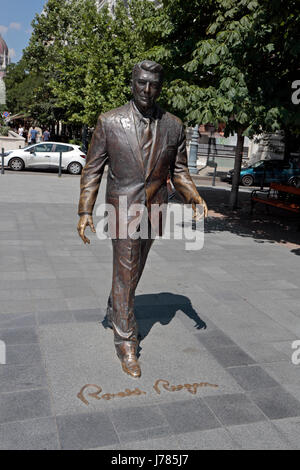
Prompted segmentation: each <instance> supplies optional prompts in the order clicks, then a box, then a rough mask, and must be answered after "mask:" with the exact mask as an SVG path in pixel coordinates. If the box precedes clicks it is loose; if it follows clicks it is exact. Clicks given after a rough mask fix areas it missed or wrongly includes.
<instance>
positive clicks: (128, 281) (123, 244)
mask: <svg viewBox="0 0 300 470" xmlns="http://www.w3.org/2000/svg"><path fill="white" fill-rule="evenodd" d="M153 242H154V239H151V238H149V239H141V238H138V239H137V240H133V239H131V238H126V239H113V240H112V245H113V280H112V290H111V293H110V296H109V299H108V305H107V318H108V321H109V322H110V323H111V324H112V327H113V331H114V343H115V348H116V352H117V355H118V357H119V358H120V359H122V357H124V355H126V354H136V351H137V345H138V328H137V322H136V318H135V315H134V297H135V290H136V287H137V285H138V282H139V280H140V278H141V276H142V273H143V270H144V267H145V263H146V260H147V256H148V253H149V250H150V248H151V246H152V243H153Z"/></svg>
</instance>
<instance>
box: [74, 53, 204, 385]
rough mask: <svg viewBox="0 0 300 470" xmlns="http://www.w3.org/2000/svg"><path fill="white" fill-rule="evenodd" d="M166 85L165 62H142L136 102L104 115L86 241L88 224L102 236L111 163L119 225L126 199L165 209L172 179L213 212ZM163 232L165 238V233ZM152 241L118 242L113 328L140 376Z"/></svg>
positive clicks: (84, 217) (89, 188) (96, 141)
mask: <svg viewBox="0 0 300 470" xmlns="http://www.w3.org/2000/svg"><path fill="white" fill-rule="evenodd" d="M162 82H163V68H162V66H161V65H159V64H157V63H156V62H152V61H150V60H144V61H143V62H140V63H138V64H136V65H135V67H134V69H133V76H132V93H133V100H132V101H130V102H129V103H127V104H125V105H124V106H121V107H120V108H117V109H113V110H111V111H109V112H107V113H105V114H102V115H100V116H99V119H98V122H97V126H96V129H95V131H94V134H93V138H92V141H91V145H90V148H89V151H88V155H87V160H86V166H85V168H84V169H83V172H82V176H81V195H80V201H79V211H78V213H79V216H80V220H79V223H78V232H79V235H80V237H81V238H82V240H83V241H84V243H89V242H90V241H89V239H88V238H87V237H86V236H85V229H86V227H87V226H90V228H91V230H92V232H95V227H94V224H93V219H92V213H93V208H94V204H95V201H96V198H97V194H98V190H99V186H100V182H101V178H102V175H103V171H104V167H105V165H106V164H108V176H107V187H106V203H108V204H111V205H112V206H113V207H114V208H115V211H116V220H117V221H118V220H119V218H118V216H119V210H120V209H119V200H120V196H126V197H127V207H128V208H129V207H130V206H132V205H133V204H139V205H141V204H142V205H144V206H146V208H147V210H148V213H151V205H152V204H166V203H167V202H168V193H167V179H168V175H169V174H170V175H171V180H172V182H173V184H174V186H175V189H176V190H177V191H178V193H179V194H180V195H181V196H182V198H183V201H184V202H185V203H186V204H203V205H204V215H205V216H206V215H207V207H206V204H205V201H204V200H203V199H202V198H201V197H200V196H199V193H198V191H197V189H196V187H195V185H194V183H193V181H192V179H191V177H190V174H189V171H188V167H187V154H186V140H185V132H184V128H183V124H182V122H181V121H180V119H178V118H177V117H175V116H173V115H172V114H170V113H168V112H166V111H164V110H162V109H161V108H160V107H159V106H157V105H156V103H155V102H156V99H157V98H158V97H159V95H160V92H161V88H162ZM130 221H131V219H130V217H128V218H127V222H126V223H127V224H128V225H129V223H130ZM148 223H150V222H149V221H148ZM157 230H158V233H159V235H161V229H160V228H157ZM117 231H118V227H117ZM127 233H128V232H127ZM152 243H153V238H151V237H150V238H134V237H130V236H128V235H127V237H122V238H121V237H119V236H118V233H117V234H116V236H115V237H114V238H113V239H112V244H113V280H112V290H111V293H110V296H109V299H108V306H107V321H108V324H109V325H110V326H111V327H112V328H113V332H114V342H115V347H116V352H117V355H118V357H119V359H120V360H121V363H122V367H123V370H124V371H125V372H126V373H128V374H129V375H130V376H132V377H140V375H141V369H140V366H139V363H138V360H137V356H136V353H137V346H138V331H137V324H136V319H135V316H134V296H135V290H136V287H137V284H138V282H139V279H140V277H141V275H142V273H143V269H144V266H145V262H146V259H147V256H148V253H149V250H150V248H151V245H152Z"/></svg>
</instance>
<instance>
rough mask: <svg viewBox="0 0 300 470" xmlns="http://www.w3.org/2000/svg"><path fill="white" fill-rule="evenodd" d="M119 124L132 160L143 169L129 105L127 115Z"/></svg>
mask: <svg viewBox="0 0 300 470" xmlns="http://www.w3.org/2000/svg"><path fill="white" fill-rule="evenodd" d="M121 124H122V126H123V129H124V131H125V134H126V138H127V142H128V144H129V146H130V148H131V151H132V153H133V156H134V158H135V159H136V160H137V162H138V164H139V165H140V166H141V168H142V169H143V172H145V169H144V163H143V159H142V154H141V149H140V146H139V143H138V138H137V134H136V128H135V122H134V117H133V113H132V109H131V105H130V104H129V105H128V108H127V115H124V116H122V117H121Z"/></svg>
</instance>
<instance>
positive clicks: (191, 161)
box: [189, 125, 199, 174]
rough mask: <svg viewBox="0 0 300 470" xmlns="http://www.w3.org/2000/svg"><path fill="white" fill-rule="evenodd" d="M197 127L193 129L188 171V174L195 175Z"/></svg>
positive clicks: (196, 171)
mask: <svg viewBox="0 0 300 470" xmlns="http://www.w3.org/2000/svg"><path fill="white" fill-rule="evenodd" d="M198 137H199V133H198V125H197V126H195V127H194V128H193V134H192V140H191V143H190V153H189V171H190V173H194V174H197V173H198V170H197V154H198Z"/></svg>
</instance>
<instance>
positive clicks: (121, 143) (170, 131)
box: [78, 103, 200, 235]
mask: <svg viewBox="0 0 300 470" xmlns="http://www.w3.org/2000/svg"><path fill="white" fill-rule="evenodd" d="M156 111H157V113H156V117H157V119H156V120H155V125H154V132H153V144H152V149H151V153H150V156H149V159H148V164H147V166H146V168H145V167H144V163H143V159H142V154H141V149H140V147H139V143H138V138H137V133H136V128H135V122H134V116H133V110H132V104H131V103H127V104H125V105H124V106H122V107H120V108H116V109H113V110H111V111H109V112H107V113H105V114H102V115H100V116H99V118H98V122H97V126H96V129H95V131H94V134H93V138H92V141H91V145H90V148H89V151H88V155H87V161H86V165H85V167H84V169H83V171H82V175H81V184H80V189H81V194H80V201H79V210H78V213H79V215H82V214H90V215H91V214H92V212H93V208H94V204H95V201H96V198H97V195H98V190H99V186H100V182H101V178H102V175H103V171H104V168H105V165H106V164H108V176H107V186H106V202H107V203H109V204H112V205H113V206H114V207H115V208H116V211H117V214H118V203H119V196H127V207H128V208H129V207H130V206H131V205H132V204H143V205H146V207H147V209H148V212H149V214H150V213H151V207H150V206H151V204H162V203H165V204H167V202H168V192H167V178H168V173H169V171H170V174H171V180H172V182H173V184H174V186H175V189H176V190H177V191H178V192H179V194H180V195H181V196H182V198H183V200H184V202H185V203H187V204H190V203H192V202H195V203H199V202H200V196H199V193H198V191H197V189H196V187H195V185H194V183H193V181H192V179H191V176H190V174H189V171H188V167H187V153H186V139H185V132H184V127H183V124H182V122H181V121H180V119H178V118H177V117H176V116H173V115H172V114H170V113H168V112H166V111H164V110H162V109H160V108H159V107H157V110H156ZM129 222H130V218H129V219H128V223H129ZM159 232H160V233H159V234H160V235H161V230H160V231H159Z"/></svg>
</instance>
